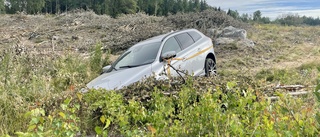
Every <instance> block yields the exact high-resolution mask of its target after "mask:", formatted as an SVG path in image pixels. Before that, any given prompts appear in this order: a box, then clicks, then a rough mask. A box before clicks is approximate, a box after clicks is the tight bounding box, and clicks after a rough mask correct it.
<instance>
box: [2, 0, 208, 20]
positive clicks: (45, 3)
mask: <svg viewBox="0 0 320 137" xmlns="http://www.w3.org/2000/svg"><path fill="white" fill-rule="evenodd" d="M2 1H3V0H2ZM7 1H8V2H10V3H11V7H6V11H7V13H16V12H26V13H29V14H36V13H41V12H42V13H51V14H55V13H61V12H68V11H71V10H76V9H84V10H89V9H91V10H93V11H94V12H95V13H97V14H108V15H110V16H112V17H117V16H118V15H119V14H133V13H136V12H145V13H147V14H150V15H168V14H169V13H177V12H198V11H204V10H206V9H209V8H210V6H209V5H208V4H207V2H206V0H176V1H173V0H149V1H146V0H94V1H92V0H63V1H61V0H7ZM0 2H1V1H0ZM2 3H3V4H4V2H2ZM2 10H4V5H0V13H1V11H2ZM137 10H138V11H137Z"/></svg>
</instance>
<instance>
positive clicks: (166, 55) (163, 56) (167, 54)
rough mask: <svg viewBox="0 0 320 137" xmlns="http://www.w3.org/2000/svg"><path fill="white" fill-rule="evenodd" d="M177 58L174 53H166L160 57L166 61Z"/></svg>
mask: <svg viewBox="0 0 320 137" xmlns="http://www.w3.org/2000/svg"><path fill="white" fill-rule="evenodd" d="M176 56H177V53H176V51H168V52H165V53H163V54H162V55H161V59H164V60H167V59H171V58H174V57H176Z"/></svg>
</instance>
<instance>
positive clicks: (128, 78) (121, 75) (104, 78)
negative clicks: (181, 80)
mask: <svg viewBox="0 0 320 137" xmlns="http://www.w3.org/2000/svg"><path fill="white" fill-rule="evenodd" d="M151 68H152V67H151V64H148V65H143V66H139V67H134V68H126V69H119V70H117V71H112V72H109V73H104V74H102V75H100V76H99V77H97V78H95V79H94V80H92V81H91V82H89V83H88V84H87V87H88V88H95V89H99V88H104V89H107V90H114V89H120V88H123V87H124V86H128V85H130V84H132V83H134V82H137V81H139V80H141V79H143V78H144V77H148V76H150V75H151V74H152V69H151Z"/></svg>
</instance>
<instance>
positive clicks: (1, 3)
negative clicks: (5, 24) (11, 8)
mask: <svg viewBox="0 0 320 137" xmlns="http://www.w3.org/2000/svg"><path fill="white" fill-rule="evenodd" d="M1 13H5V6H4V0H0V14H1Z"/></svg>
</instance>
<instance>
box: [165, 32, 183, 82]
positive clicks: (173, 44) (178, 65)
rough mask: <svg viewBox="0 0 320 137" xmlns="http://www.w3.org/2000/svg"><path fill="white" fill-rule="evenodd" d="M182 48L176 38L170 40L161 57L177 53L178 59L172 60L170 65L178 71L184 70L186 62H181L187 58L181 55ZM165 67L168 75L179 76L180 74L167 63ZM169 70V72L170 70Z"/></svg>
mask: <svg viewBox="0 0 320 137" xmlns="http://www.w3.org/2000/svg"><path fill="white" fill-rule="evenodd" d="M181 50H182V49H181V47H180V44H179V43H178V41H177V40H176V38H175V37H171V38H168V39H167V40H166V42H165V43H164V45H163V48H162V51H161V55H162V54H164V53H166V52H170V51H175V52H176V57H175V58H174V59H171V60H170V64H171V65H172V66H173V67H174V68H175V69H177V70H181V69H182V68H184V67H185V64H184V61H183V60H180V59H182V58H185V56H184V54H181ZM162 63H163V66H164V71H165V73H166V74H167V75H169V76H178V73H177V72H176V71H175V70H174V69H173V68H171V67H169V66H168V65H167V61H163V60H162ZM168 69H169V70H168Z"/></svg>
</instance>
